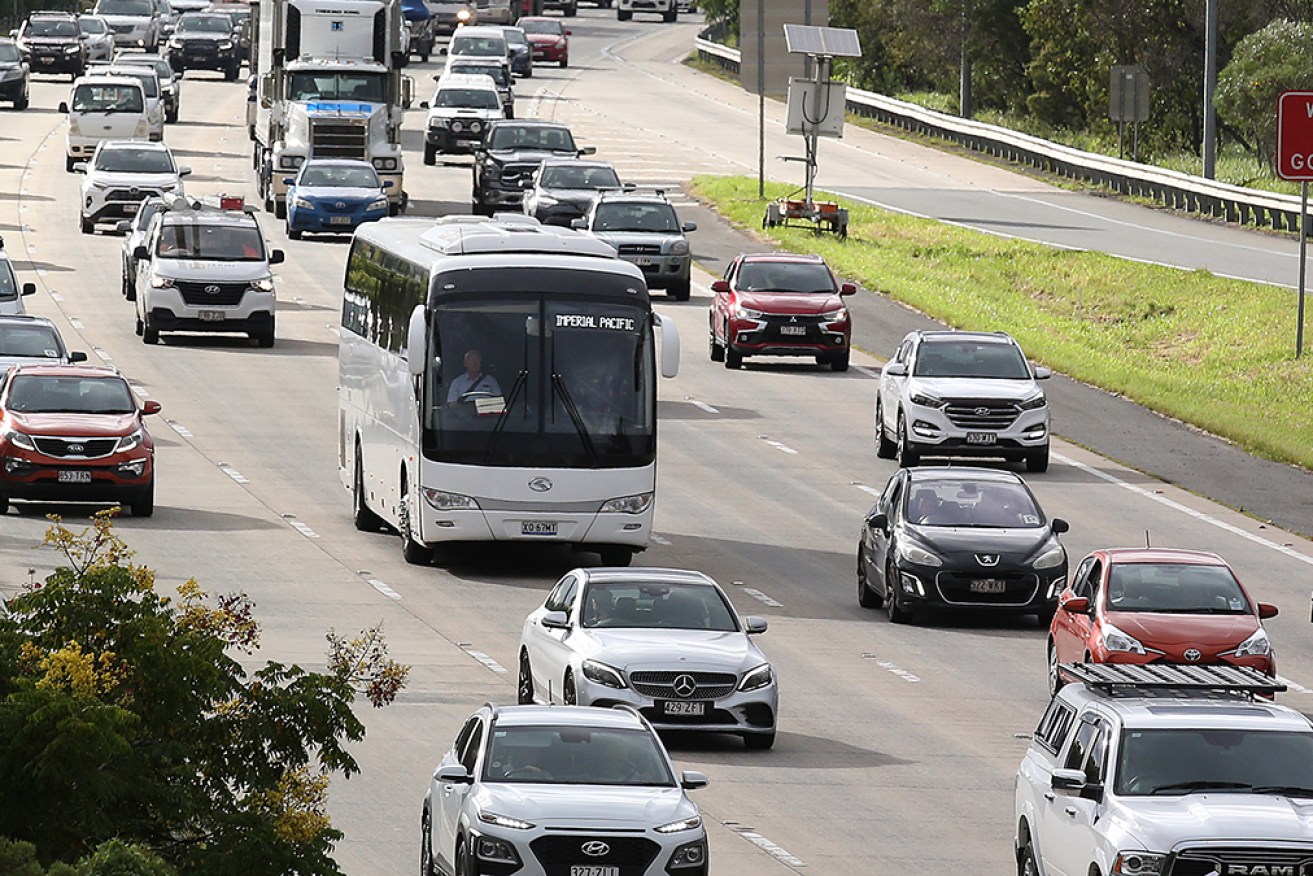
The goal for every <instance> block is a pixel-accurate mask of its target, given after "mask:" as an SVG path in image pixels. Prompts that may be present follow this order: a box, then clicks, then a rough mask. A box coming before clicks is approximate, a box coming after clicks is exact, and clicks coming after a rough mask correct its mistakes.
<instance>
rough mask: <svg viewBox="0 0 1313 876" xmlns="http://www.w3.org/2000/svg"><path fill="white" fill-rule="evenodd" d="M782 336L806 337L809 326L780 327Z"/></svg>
mask: <svg viewBox="0 0 1313 876" xmlns="http://www.w3.org/2000/svg"><path fill="white" fill-rule="evenodd" d="M780 334H782V335H805V334H807V326H805V325H782V326H780Z"/></svg>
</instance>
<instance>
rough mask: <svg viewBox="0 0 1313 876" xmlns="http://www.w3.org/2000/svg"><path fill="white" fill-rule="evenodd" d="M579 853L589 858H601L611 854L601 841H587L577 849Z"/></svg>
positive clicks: (608, 847)
mask: <svg viewBox="0 0 1313 876" xmlns="http://www.w3.org/2000/svg"><path fill="white" fill-rule="evenodd" d="M579 851H581V852H583V853H584V854H585V855H587V856H588V857H590V858H601V857H604V856H606V855H609V854H611V847H610V846H609V845H607V844H606V843H604V842H602V841H601V840H589V841H588V842H586V843H584V844H583V845H582V846H580V847H579Z"/></svg>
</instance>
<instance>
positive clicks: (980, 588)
mask: <svg viewBox="0 0 1313 876" xmlns="http://www.w3.org/2000/svg"><path fill="white" fill-rule="evenodd" d="M1007 588H1008V582H1006V581H1000V580H999V579H998V578H981V579H979V580H976V581H972V582H971V592H972V593H1003V592H1004V591H1005V590H1007Z"/></svg>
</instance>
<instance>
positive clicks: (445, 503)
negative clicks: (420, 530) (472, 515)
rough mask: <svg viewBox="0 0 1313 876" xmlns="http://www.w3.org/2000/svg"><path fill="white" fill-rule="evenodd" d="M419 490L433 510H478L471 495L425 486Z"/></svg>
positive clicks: (476, 503) (477, 504)
mask: <svg viewBox="0 0 1313 876" xmlns="http://www.w3.org/2000/svg"><path fill="white" fill-rule="evenodd" d="M420 492H422V493H423V494H424V501H425V502H427V503H428V504H429V507H431V508H433V510H435V511H463V510H467V509H468V510H473V511H477V510H479V503H478V502H476V501H474V498H473V497H472V496H462V495H461V494H460V493H447V492H444V491H443V490H435V489H433V488H432V487H425V488H424V489H423V490H421V491H420Z"/></svg>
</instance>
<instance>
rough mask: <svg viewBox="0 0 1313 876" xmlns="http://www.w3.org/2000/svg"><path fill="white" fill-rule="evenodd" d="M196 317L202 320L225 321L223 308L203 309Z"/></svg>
mask: <svg viewBox="0 0 1313 876" xmlns="http://www.w3.org/2000/svg"><path fill="white" fill-rule="evenodd" d="M196 318H197V319H199V320H200V321H201V322H223V311H222V310H202V311H199V312H197V314H196Z"/></svg>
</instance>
